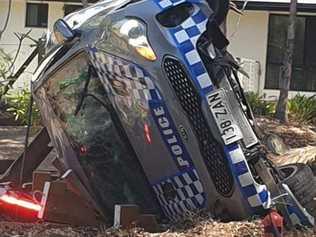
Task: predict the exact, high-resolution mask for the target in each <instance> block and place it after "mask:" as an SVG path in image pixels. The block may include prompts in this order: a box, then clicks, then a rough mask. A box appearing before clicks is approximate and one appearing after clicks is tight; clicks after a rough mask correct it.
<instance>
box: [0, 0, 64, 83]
mask: <svg viewBox="0 0 316 237" xmlns="http://www.w3.org/2000/svg"><path fill="white" fill-rule="evenodd" d="M26 2H32V1H25V0H12V8H11V16H10V19H9V24H8V27H7V30H6V31H5V32H4V34H3V35H2V38H1V40H0V48H2V49H4V50H5V52H6V53H9V54H10V55H11V56H12V57H13V56H14V55H15V53H16V50H17V46H18V39H17V38H16V36H15V35H14V32H18V33H26V32H28V31H29V30H31V33H30V36H31V37H32V38H34V39H38V38H40V37H41V36H42V35H43V34H46V32H47V29H46V28H37V27H25V19H26ZM34 3H39V2H38V1H37V2H35V1H34ZM40 3H47V2H45V1H41V2H40ZM63 6H64V3H62V2H50V3H49V7H48V27H49V29H52V26H53V24H54V22H55V21H56V20H57V19H58V18H61V17H63V16H64V10H63ZM7 9H8V1H7V0H0V29H2V27H3V24H4V20H5V18H6V14H7ZM32 44H34V43H33V42H32V41H31V40H29V39H25V40H24V41H23V45H22V48H21V53H20V54H19V57H18V60H17V63H16V66H15V68H16V69H17V68H19V66H20V65H21V64H22V63H23V62H24V60H25V59H26V58H27V57H28V55H30V53H31V52H32V50H33V49H34V48H32V47H31V45H32ZM36 62H37V60H34V61H33V62H32V64H31V65H30V66H29V67H28V68H27V70H26V72H25V73H24V74H23V75H22V76H21V78H20V80H19V81H18V82H17V84H16V85H15V86H16V87H22V86H24V85H25V84H28V82H29V81H30V78H31V76H32V72H33V71H34V70H35V68H36V66H37V63H36Z"/></svg>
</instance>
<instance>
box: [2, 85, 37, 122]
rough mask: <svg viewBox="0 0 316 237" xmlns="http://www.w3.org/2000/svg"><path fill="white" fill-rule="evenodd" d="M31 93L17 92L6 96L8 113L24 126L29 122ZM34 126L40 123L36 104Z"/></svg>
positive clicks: (33, 117)
mask: <svg viewBox="0 0 316 237" xmlns="http://www.w3.org/2000/svg"><path fill="white" fill-rule="evenodd" d="M30 95H31V93H30V91H29V90H27V89H22V90H16V91H13V92H11V93H9V94H8V95H6V97H5V99H6V103H7V111H8V112H9V113H12V114H13V115H14V116H15V120H18V121H20V122H21V123H22V124H27V122H28V109H29V103H30ZM32 112H33V113H32V124H34V125H38V124H39V122H40V114H39V109H38V108H37V107H36V105H35V103H34V105H33V110H32Z"/></svg>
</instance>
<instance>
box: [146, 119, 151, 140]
mask: <svg viewBox="0 0 316 237" xmlns="http://www.w3.org/2000/svg"><path fill="white" fill-rule="evenodd" d="M144 133H145V137H146V141H147V143H148V144H151V132H150V127H149V125H148V124H147V123H145V124H144Z"/></svg>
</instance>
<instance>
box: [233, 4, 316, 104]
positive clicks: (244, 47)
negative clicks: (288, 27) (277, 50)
mask: <svg viewBox="0 0 316 237" xmlns="http://www.w3.org/2000/svg"><path fill="white" fill-rule="evenodd" d="M313 1H315V3H316V0H313ZM270 13H271V12H268V11H246V12H245V13H244V15H243V16H241V17H240V22H239V25H238V24H237V23H238V20H239V16H238V15H236V14H235V13H233V12H231V13H229V17H228V21H227V31H228V34H227V35H228V38H229V40H230V42H231V43H230V46H229V50H230V51H231V52H232V54H233V55H234V56H236V57H240V58H247V59H252V60H255V61H258V62H259V63H260V67H261V75H260V80H259V81H258V82H255V83H254V84H255V85H258V87H257V88H256V92H259V93H260V94H262V95H265V96H266V98H267V99H272V100H274V99H277V98H278V95H279V90H266V89H264V83H265V75H266V60H267V45H268V30H269V14H270ZM278 13H280V12H278ZM284 14H286V13H284ZM302 15H311V14H308V13H304V14H302ZM250 80H251V78H250ZM297 93H298V92H297V91H290V92H289V97H290V98H291V97H293V96H295V95H296V94H297ZM299 93H300V94H305V95H307V96H312V95H315V92H299Z"/></svg>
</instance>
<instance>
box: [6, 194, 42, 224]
mask: <svg viewBox="0 0 316 237" xmlns="http://www.w3.org/2000/svg"><path fill="white" fill-rule="evenodd" d="M0 208H1V213H2V214H4V215H7V216H11V217H14V218H18V219H23V220H34V219H37V213H38V212H39V211H40V210H41V205H39V204H38V203H36V202H35V201H34V200H33V198H32V196H31V195H29V194H25V193H22V192H19V191H7V192H6V193H2V195H0Z"/></svg>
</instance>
